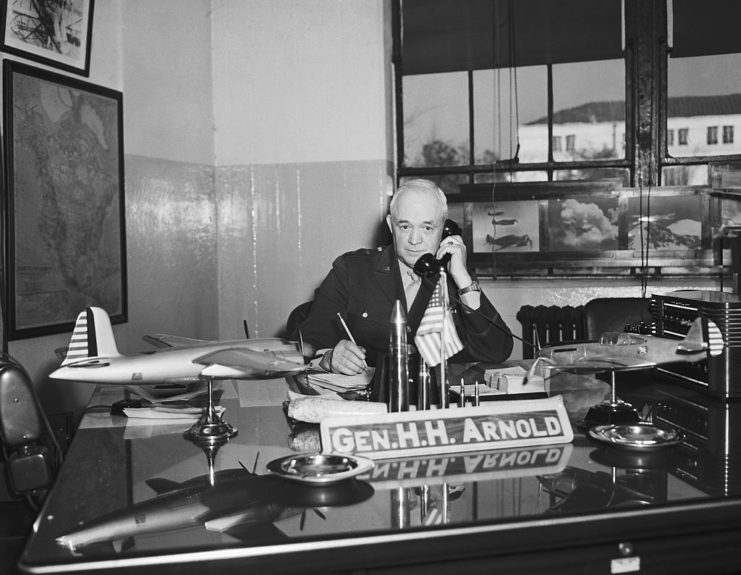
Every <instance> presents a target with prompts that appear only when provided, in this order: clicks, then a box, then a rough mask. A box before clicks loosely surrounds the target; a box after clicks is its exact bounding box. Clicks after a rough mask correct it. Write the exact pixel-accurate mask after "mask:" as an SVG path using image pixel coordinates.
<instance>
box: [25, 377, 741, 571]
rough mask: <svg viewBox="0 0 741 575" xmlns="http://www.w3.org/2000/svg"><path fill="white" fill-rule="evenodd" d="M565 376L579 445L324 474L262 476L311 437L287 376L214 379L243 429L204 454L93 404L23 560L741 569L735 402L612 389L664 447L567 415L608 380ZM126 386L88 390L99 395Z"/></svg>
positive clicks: (251, 566)
mask: <svg viewBox="0 0 741 575" xmlns="http://www.w3.org/2000/svg"><path fill="white" fill-rule="evenodd" d="M455 373H456V377H458V376H460V377H467V378H468V377H471V376H472V374H474V375H475V374H476V373H477V372H476V368H469V369H465V370H464V369H463V368H462V367H461V368H460V369H459V370H458V371H457V372H455ZM562 375H563V374H562ZM564 377H566V379H563V380H561V381H555V380H554V382H552V386H551V393H562V394H563V395H564V397H565V398H566V403H567V409H568V408H569V406H570V407H571V410H570V415H573V416H574V423H575V425H574V428H575V435H576V438H575V440H574V441H573V443H570V444H565V445H556V446H542V447H530V448H520V449H508V450H496V451H487V452H474V453H467V454H466V453H464V454H456V455H445V456H439V457H425V458H407V459H403V460H401V459H399V460H383V461H377V462H376V464H375V466H374V467H373V468H372V469H371V470H370V471H369V472H367V473H366V474H363V475H360V476H358V477H354V478H350V479H347V480H345V481H342V482H340V483H337V484H335V485H326V486H321V485H320V486H315V485H302V484H298V483H296V482H293V481H288V480H286V479H284V478H282V477H279V476H276V475H272V474H270V473H269V472H268V471H267V465H268V463H269V462H270V461H272V460H274V459H276V458H280V457H284V456H286V455H290V454H292V453H297V452H303V451H311V450H313V449H315V448H316V447H317V446H318V445H319V443H318V428H315V427H312V426H310V425H306V424H301V425H296V424H292V422H289V421H288V420H287V418H286V416H285V412H284V410H283V407H282V405H281V403H282V400H283V398H284V397H285V393H286V388H287V386H286V382H285V381H283V380H272V381H267V382H266V381H263V382H239V383H233V382H223V383H221V384H220V385H221V387H222V389H221V393H220V399H219V403H220V405H222V406H224V407H225V413H224V417H225V419H226V420H227V421H229V423H231V424H232V425H234V426H235V427H236V428H237V429H238V434H237V436H235V437H233V438H232V439H230V440H229V441H228V442H226V443H225V444H224V445H222V446H221V447H218V448H214V449H202V448H201V447H199V446H198V445H195V444H194V443H191V442H189V441H188V440H186V439H184V437H183V432H184V431H185V430H186V429H187V428H188V427H189V424H188V423H183V422H180V423H172V422H169V423H168V422H166V421H163V422H158V421H145V420H136V419H127V418H126V417H124V416H113V415H110V413H109V410H106V409H104V408H96V409H92V410H91V411H90V412H89V413H88V414H86V416H85V418H84V420H83V422H82V424H81V427H80V429H79V430H78V431H77V433H76V435H75V437H74V440H73V442H72V445H71V447H70V450H69V452H68V454H67V458H66V461H65V464H64V466H63V468H62V470H61V472H60V474H59V477H58V479H57V482H56V485H55V487H54V489H53V490H52V492H51V493H50V495H49V497H48V498H47V500H46V502H45V504H44V507H43V509H42V511H41V514H40V516H39V520H38V521H37V525H36V528H35V532H34V533H33V535H32V536H31V537H30V539H29V541H28V543H27V545H26V547H25V550H24V552H23V555H22V558H21V563H20V566H21V569H22V570H23V571H25V572H30V573H63V572H67V573H87V572H100V573H117V572H127V573H128V572H141V573H150V572H151V573H157V574H158V575H161V574H164V573H181V572H184V570H186V569H187V570H188V572H193V573H198V572H219V573H232V572H234V573H247V572H268V573H282V572H301V573H309V572H317V573H341V572H351V571H352V572H373V573H381V572H385V571H384V570H388V572H396V571H394V569H396V568H398V569H400V570H403V571H404V572H405V573H416V572H418V571H417V570H419V572H422V571H424V572H425V573H429V572H433V573H434V572H440V573H461V572H462V571H463V570H466V572H473V573H475V572H479V571H481V572H500V571H496V569H501V572H503V573H516V572H522V573H534V572H547V573H559V572H568V573H577V572H578V573H581V572H584V573H617V572H640V573H650V572H661V573H664V572H670V573H685V572H686V573H697V572H703V573H712V572H724V571H723V570H724V569H725V571H728V570H729V569H728V568H729V567H730V566H736V567H738V566H741V559H738V558H736V557H734V552H733V551H734V549H735V548H734V546H733V544H732V542H733V541H735V542H736V543H737V542H738V541H739V540H741V538H740V537H741V501H739V499H738V498H737V494H738V491H739V489H740V488H741V482H740V481H739V478H738V474H737V473H736V467H737V466H738V465H739V463H738V459H739V457H741V453H738V451H739V450H738V447H737V445H736V444H735V441H734V440H735V439H737V438H738V437H741V436H739V434H738V433H737V427H738V425H741V421H739V422H738V423H736V420H738V419H739V418H741V414H737V412H738V411H739V409H741V407H737V406H734V405H733V404H730V405H729V404H717V403H712V402H710V403H709V402H706V401H704V399H703V398H702V397H701V396H697V395H695V394H693V393H686V392H684V391H681V390H678V389H677V388H675V387H673V386H671V385H667V384H665V383H662V382H659V381H654V380H653V379H652V378H651V376H650V373H649V374H648V375H647V376H645V377H643V378H642V381H640V382H637V383H636V385H622V386H621V387H623V388H625V389H626V397H627V398H628V399H629V400H630V401H631V402H632V403H633V404H634V405H635V406H636V407H637V408H638V409H639V410H640V411H641V413H642V414H644V417H647V418H649V419H653V420H654V421H660V422H661V423H662V424H665V425H673V426H676V428H677V429H681V430H682V432H683V433H684V434H686V437H687V439H686V441H683V442H682V444H680V445H676V446H672V447H669V448H666V449H658V450H647V451H643V450H633V451H631V450H622V449H616V448H614V447H610V446H606V445H604V444H602V443H599V442H596V441H594V440H593V439H591V438H589V437H588V436H587V435H586V434H585V433H584V430H581V429H580V428H579V427H578V426H577V425H576V424H577V423H578V418H579V416H580V415H583V412H584V410H585V409H586V408H587V407H588V405H589V404H590V403H595V402H596V401H599V400H600V399H602V396H603V395H604V392H605V387H604V386H605V385H606V384H605V383H604V382H603V381H600V380H598V379H596V378H594V379H590V380H579V381H577V380H574V379H573V378H572V376H564ZM631 377H634V378H636V380H638V379H641V378H638V377H637V376H631ZM250 386H252V387H250ZM595 390H601V391H597V392H596V391H595ZM608 393H609V390H608ZM120 397H121V392H120V391H119V390H117V389H113V388H106V389H104V390H101V389H99V391H98V392H96V394H95V395H94V398H93V403H96V404H110V403H112V402H113V401H115V400H116V399H120ZM584 398H586V401H585V400H584ZM734 435H735V436H736V437H735V438H734V437H733V436H734ZM711 550H712V552H710V551H711ZM397 566H401V567H397ZM698 569H699V570H698ZM199 570H200V571H199Z"/></svg>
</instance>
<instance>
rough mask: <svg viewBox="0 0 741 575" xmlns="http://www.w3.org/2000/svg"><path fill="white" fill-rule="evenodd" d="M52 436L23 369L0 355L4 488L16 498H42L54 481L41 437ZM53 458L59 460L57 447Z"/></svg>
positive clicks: (48, 456)
mask: <svg viewBox="0 0 741 575" xmlns="http://www.w3.org/2000/svg"><path fill="white" fill-rule="evenodd" d="M47 435H48V436H51V440H52V441H53V442H56V439H55V437H54V434H53V432H52V430H51V428H50V426H49V422H48V420H47V419H46V415H45V413H44V411H43V410H42V408H41V403H40V402H39V400H38V397H37V396H36V392H35V391H34V388H33V384H32V382H31V378H30V377H29V375H28V373H27V372H26V370H25V369H23V367H22V366H21V365H20V364H19V363H17V362H16V361H14V360H13V359H11V358H10V357H9V356H7V355H5V354H0V441H2V444H3V446H4V452H5V453H6V457H7V459H6V464H5V470H6V474H7V478H8V485H9V487H10V488H11V490H12V491H13V492H15V493H17V494H19V495H29V496H34V497H38V496H43V494H44V493H45V490H46V489H47V488H48V487H50V486H51V484H52V482H53V479H54V472H55V468H56V464H55V461H54V459H55V458H54V456H53V454H52V453H50V451H49V449H48V447H46V446H45V445H42V444H41V443H39V440H40V439H41V438H42V436H47ZM55 446H56V451H57V453H56V455H57V457H58V458H61V453H60V448H59V446H58V444H57V443H55Z"/></svg>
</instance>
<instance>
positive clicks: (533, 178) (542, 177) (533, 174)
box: [473, 171, 548, 184]
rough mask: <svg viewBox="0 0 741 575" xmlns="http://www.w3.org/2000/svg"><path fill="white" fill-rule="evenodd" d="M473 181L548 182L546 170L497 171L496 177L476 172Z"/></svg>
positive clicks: (482, 182)
mask: <svg viewBox="0 0 741 575" xmlns="http://www.w3.org/2000/svg"><path fill="white" fill-rule="evenodd" d="M473 181H474V182H475V183H477V184H489V183H491V182H547V181H548V174H547V173H546V172H538V171H527V172H497V175H496V178H495V177H494V176H492V174H489V173H486V174H476V175H474V179H473Z"/></svg>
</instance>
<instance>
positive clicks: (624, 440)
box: [589, 423, 683, 450]
mask: <svg viewBox="0 0 741 575" xmlns="http://www.w3.org/2000/svg"><path fill="white" fill-rule="evenodd" d="M589 435H590V436H591V437H593V438H594V439H596V440H598V441H602V442H604V443H607V444H609V445H614V446H616V447H625V448H627V449H646V450H647V449H660V448H662V447H667V446H670V445H676V444H677V443H679V442H680V441H682V439H683V435H682V434H681V433H680V432H678V431H677V430H675V429H670V428H666V427H660V426H657V425H653V424H651V423H636V424H631V425H597V426H595V427H592V428H591V429H590V430H589Z"/></svg>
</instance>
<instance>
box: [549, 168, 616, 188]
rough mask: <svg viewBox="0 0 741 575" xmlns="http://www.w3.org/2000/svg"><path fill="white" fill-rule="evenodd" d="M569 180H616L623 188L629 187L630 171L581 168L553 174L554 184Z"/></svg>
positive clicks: (558, 171)
mask: <svg viewBox="0 0 741 575" xmlns="http://www.w3.org/2000/svg"><path fill="white" fill-rule="evenodd" d="M569 180H592V181H593V180H602V181H604V180H616V181H619V182H620V183H621V185H623V186H629V185H630V171H629V170H627V169H625V168H581V169H578V170H577V169H574V170H557V171H555V172H553V181H554V182H561V181H569Z"/></svg>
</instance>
